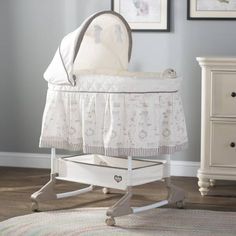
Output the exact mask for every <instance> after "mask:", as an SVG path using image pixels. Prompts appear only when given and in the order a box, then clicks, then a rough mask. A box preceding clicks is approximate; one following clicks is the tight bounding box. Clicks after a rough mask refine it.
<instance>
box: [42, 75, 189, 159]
mask: <svg viewBox="0 0 236 236" xmlns="http://www.w3.org/2000/svg"><path fill="white" fill-rule="evenodd" d="M180 82H181V79H180V78H175V79H163V78H161V76H160V75H159V76H157V74H148V75H147V74H146V75H145V74H142V73H141V74H133V76H132V75H131V74H129V75H127V76H126V75H124V74H123V75H122V76H121V75H116V76H111V75H109V74H106V75H102V74H98V75H92V74H87V75H85V74H84V75H83V74H81V75H79V76H77V78H76V86H66V85H53V84H49V87H48V93H47V101H46V106H45V110H44V115H43V122H42V132H41V137H40V147H55V148H59V149H60V148H61V149H67V150H77V151H82V152H84V153H94V154H95V153H97V154H102V155H107V156H140V157H150V156H157V155H158V154H168V153H173V152H176V151H180V150H182V149H183V148H185V146H186V144H187V133H186V125H185V119H184V113H183V107H182V103H181V98H180V95H179V92H178V90H179V87H180Z"/></svg>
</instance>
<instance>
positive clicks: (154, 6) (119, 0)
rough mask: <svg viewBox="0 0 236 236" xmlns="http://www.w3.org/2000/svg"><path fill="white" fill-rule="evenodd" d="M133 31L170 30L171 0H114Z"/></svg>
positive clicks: (114, 6)
mask: <svg viewBox="0 0 236 236" xmlns="http://www.w3.org/2000/svg"><path fill="white" fill-rule="evenodd" d="M111 5H112V10H113V11H116V12H118V13H120V14H121V15H122V16H123V17H124V18H125V19H126V20H127V22H128V23H129V25H130V27H131V29H132V30H133V31H170V0H112V1H111Z"/></svg>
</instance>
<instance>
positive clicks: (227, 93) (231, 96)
mask: <svg viewBox="0 0 236 236" xmlns="http://www.w3.org/2000/svg"><path fill="white" fill-rule="evenodd" d="M211 84H212V98H211V101H212V102H211V116H213V117H214V116H215V117H236V71H212V72H211Z"/></svg>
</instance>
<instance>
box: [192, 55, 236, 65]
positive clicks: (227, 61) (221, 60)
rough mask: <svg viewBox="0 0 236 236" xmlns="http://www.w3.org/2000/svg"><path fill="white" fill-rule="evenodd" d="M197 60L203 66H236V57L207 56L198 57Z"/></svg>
mask: <svg viewBox="0 0 236 236" xmlns="http://www.w3.org/2000/svg"><path fill="white" fill-rule="evenodd" d="M196 60H197V61H198V62H199V64H200V65H201V66H207V65H209V66H211V65H233V66H236V56H235V57H234V56H229V57H228V56H206V57H197V58H196Z"/></svg>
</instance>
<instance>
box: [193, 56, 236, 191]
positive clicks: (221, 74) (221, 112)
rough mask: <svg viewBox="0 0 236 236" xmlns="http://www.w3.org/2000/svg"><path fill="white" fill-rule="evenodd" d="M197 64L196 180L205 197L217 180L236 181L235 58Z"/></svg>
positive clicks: (221, 58) (223, 58)
mask: <svg viewBox="0 0 236 236" xmlns="http://www.w3.org/2000/svg"><path fill="white" fill-rule="evenodd" d="M197 61H198V63H199V65H200V66H201V69H202V73H201V77H202V91H201V93H202V98H201V163H200V169H199V170H198V175H197V176H198V179H199V181H198V185H199V191H200V193H201V195H202V196H204V195H206V194H207V193H208V191H209V188H210V186H214V185H215V180H220V179H221V180H236V57H197ZM233 92H235V96H234V94H233ZM234 102H235V103H234ZM234 104H235V105H234ZM234 158H235V159H234Z"/></svg>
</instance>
